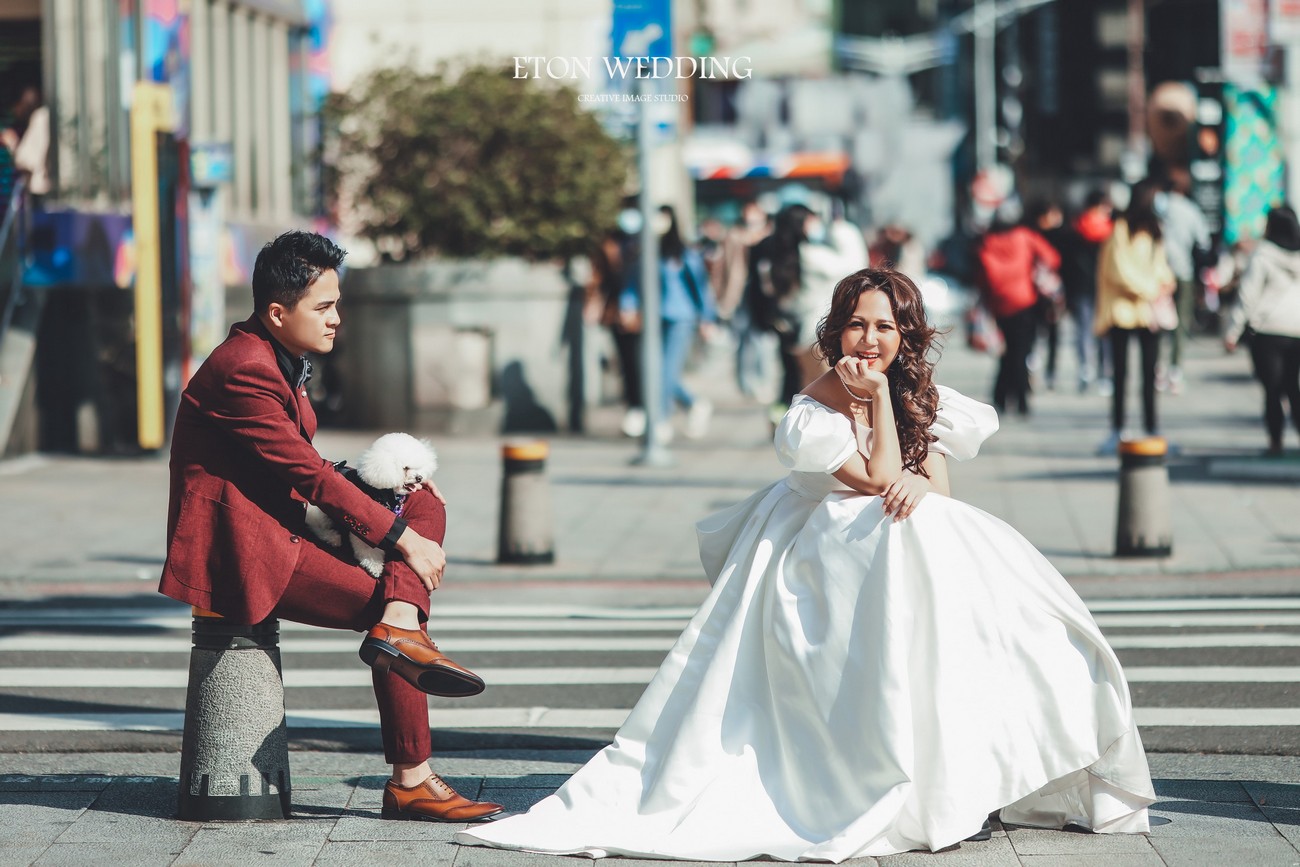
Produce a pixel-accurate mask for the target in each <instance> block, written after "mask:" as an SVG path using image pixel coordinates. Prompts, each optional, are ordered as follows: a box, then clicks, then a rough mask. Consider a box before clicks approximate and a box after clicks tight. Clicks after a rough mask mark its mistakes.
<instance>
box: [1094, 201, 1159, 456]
mask: <svg viewBox="0 0 1300 867" xmlns="http://www.w3.org/2000/svg"><path fill="white" fill-rule="evenodd" d="M1156 193H1157V189H1156V186H1155V185H1154V184H1152V183H1151V182H1150V181H1143V182H1142V183H1139V184H1137V185H1136V186H1135V187H1133V195H1132V197H1131V198H1130V200H1129V205H1128V208H1127V209H1125V211H1124V215H1123V216H1122V217H1120V218H1119V219H1118V220H1116V221H1115V229H1114V231H1113V232H1112V233H1111V236H1110V239H1109V240H1107V241H1106V243H1105V244H1104V245H1103V246H1102V249H1101V257H1100V259H1099V260H1098V264H1097V320H1096V322H1095V324H1094V330H1095V331H1096V333H1097V334H1101V335H1108V337H1109V340H1110V343H1111V366H1112V369H1113V371H1114V385H1115V392H1114V394H1113V395H1112V396H1111V418H1110V428H1111V431H1110V436H1108V437H1107V438H1106V440H1105V441H1104V442H1103V443H1102V445H1101V448H1100V449H1099V451H1100V453H1102V454H1114V453H1115V451H1116V450H1117V449H1118V447H1119V442H1120V439H1121V437H1122V436H1123V432H1124V397H1125V390H1126V385H1127V383H1126V380H1127V374H1128V347H1129V343H1130V341H1133V340H1136V341H1137V343H1138V345H1139V347H1140V348H1141V357H1142V423H1143V427H1144V428H1145V429H1146V432H1147V434H1148V435H1149V436H1156V435H1158V434H1159V424H1158V423H1157V419H1156V363H1157V360H1158V358H1159V349H1160V333H1161V332H1162V331H1169V330H1172V329H1173V328H1174V327H1175V326H1176V325H1177V324H1178V312H1177V310H1176V309H1175V307H1174V298H1173V296H1174V289H1175V281H1174V273H1173V271H1171V270H1170V268H1169V261H1168V259H1166V258H1165V248H1164V243H1163V241H1162V237H1163V234H1162V232H1161V229H1160V219H1159V217H1157V215H1156V210H1155V198H1156Z"/></svg>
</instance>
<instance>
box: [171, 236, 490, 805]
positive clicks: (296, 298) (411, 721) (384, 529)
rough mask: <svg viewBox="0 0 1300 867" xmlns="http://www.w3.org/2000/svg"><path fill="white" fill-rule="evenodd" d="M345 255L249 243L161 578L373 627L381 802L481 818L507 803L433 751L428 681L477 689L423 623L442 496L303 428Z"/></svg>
mask: <svg viewBox="0 0 1300 867" xmlns="http://www.w3.org/2000/svg"><path fill="white" fill-rule="evenodd" d="M344 255H345V254H344V252H343V251H342V250H340V249H339V248H338V247H336V246H335V245H334V244H333V243H332V242H330V240H329V239H327V238H324V237H322V236H320V235H316V234H311V233H308V232H287V233H285V234H283V235H281V236H280V237H278V238H276V239H275V240H274V241H272V242H271V243H269V244H267V245H266V246H265V247H263V248H262V251H261V252H260V253H259V254H258V257H257V262H256V264H255V265H254V268H253V308H254V311H253V315H252V316H250V317H249V318H248V319H247V320H245V321H243V322H241V323H239V324H238V325H235V326H234V327H233V328H231V330H230V334H229V336H228V337H226V339H225V341H224V342H223V343H222V344H221V345H220V346H218V347H217V348H216V350H215V351H214V352H213V353H212V355H211V356H209V357H208V360H207V361H205V362H204V363H203V365H202V366H201V367H200V368H199V370H198V372H197V373H195V374H194V377H193V379H191V380H190V383H189V385H188V386H187V387H186V388H185V392H184V393H183V394H182V395H181V404H180V409H179V410H178V411H177V413H176V427H175V432H174V434H173V437H172V452H171V499H170V504H169V506H168V510H167V563H166V565H165V566H164V567H163V577H162V583H161V585H160V586H159V590H160V591H161V592H162V593H163V594H165V595H167V596H170V597H171V598H173V599H178V600H180V601H182V602H187V603H189V604H190V605H196V606H198V607H200V608H204V609H208V610H211V611H214V612H216V613H217V614H220V615H221V616H223V617H229V618H231V619H232V620H236V621H239V622H244V623H257V622H260V621H262V620H265V619H266V618H268V617H277V618H283V619H286V620H294V621H298V622H300V623H310V624H313V625H316V626H326V627H332V628H335V629H355V630H358V631H364V632H366V633H367V634H366V638H365V640H364V641H363V642H362V644H361V651H360V653H361V658H362V659H363V660H364V661H365V662H366V663H368V664H369V665H371V667H372V675H373V680H374V687H375V697H376V699H377V701H378V704H379V720H380V728H381V731H382V734H383V742H384V756H385V758H386V759H387V761H389V762H391V763H392V765H393V774H392V778H391V779H390V780H389V781H388V784H387V785H386V786H385V789H384V816H385V817H386V818H394V819H424V820H432V821H446V822H465V821H474V820H477V819H481V818H484V817H487V816H491V815H493V814H495V813H499V812H501V809H502V808H501V806H500V805H499V804H492V803H487V802H475V801H471V800H469V799H467V798H464V797H462V796H460V795H459V794H457V793H456V792H455V791H454V790H453V789H452V788H451V787H450V786H448V785H447V784H446V783H445V782H444V781H443V780H442V779H441V778H440V777H439V776H438V775H437V774H434V773H433V771H432V770H431V769H430V767H429V763H428V759H429V756H430V754H431V753H432V744H431V739H430V735H429V706H428V701H427V699H426V697H425V694H426V693H429V694H433V695H445V696H465V695H474V694H476V693H478V692H481V691H482V690H483V681H482V680H481V679H479V677H478V676H477V675H475V674H474V673H473V672H471V671H469V670H468V669H466V668H464V667H463V666H460V665H458V664H456V663H455V662H453V661H452V660H451V659H449V658H447V657H446V656H444V655H443V654H442V653H440V652H439V651H438V648H437V647H436V646H435V645H434V644H433V642H432V641H430V640H429V637H428V635H427V634H426V633H425V631H424V627H423V625H422V624H423V623H424V622H425V621H427V620H428V617H429V594H430V592H431V591H433V590H436V589H437V587H438V584H439V583H440V582H441V580H442V573H443V569H444V568H445V567H446V563H447V558H446V555H445V554H444V553H443V550H442V546H441V542H442V539H443V535H444V533H445V531H446V526H447V522H446V509H445V507H444V504H443V501H442V499H441V496H440V495H438V494H437V490H436V488H420V489H419V490H417V491H416V492H415V493H413V494H411V495H410V496H408V497H407V498H406V500H405V502H404V503H403V504H402V505H401V506H400V507H399V508H398V510H397V512H396V513H394V512H392V511H389V509H388V508H387V507H385V506H383V505H380V504H379V503H376V502H375V501H374V500H372V499H370V498H369V497H368V496H366V495H365V494H363V493H362V492H361V491H360V490H358V489H357V488H356V487H355V486H354V485H352V483H351V482H349V481H347V480H346V479H345V478H344V477H343V476H342V475H341V474H340V473H338V472H337V471H336V470H335V469H334V467H333V465H332V464H331V463H330V462H328V461H326V460H325V459H323V458H322V457H321V456H320V454H319V453H318V452H317V451H316V449H315V447H314V446H313V445H312V443H311V438H312V436H313V435H314V434H315V433H316V414H315V412H313V410H312V407H311V403H310V402H309V401H308V400H307V390H306V388H305V386H306V383H307V380H308V378H309V377H310V376H311V363H310V361H308V359H307V353H309V352H316V353H323V352H329V351H330V350H331V349H333V348H334V336H335V333H336V332H337V330H338V327H339V322H340V318H339V312H338V302H339V275H338V269H339V266H340V265H342V264H343V257H344ZM308 502H310V503H313V504H315V505H317V506H319V507H320V508H321V509H322V510H324V511H325V512H326V514H328V515H330V516H331V517H333V518H334V519H335V520H336V521H339V522H342V523H343V524H344V525H346V526H347V527H348V528H349V529H350V530H351V531H352V532H353V533H355V534H356V535H358V536H360V537H361V538H363V539H365V540H366V541H367V542H369V543H370V544H371V545H375V546H378V547H379V548H381V549H383V550H384V551H386V552H387V553H388V554H389V557H388V562H387V563H386V564H385V566H384V571H383V574H382V575H381V576H380V577H379V579H378V580H376V579H374V578H372V577H371V576H370V575H369V574H368V573H366V571H365V570H364V569H362V568H361V567H360V566H359V565H357V564H355V563H352V562H348V561H345V560H344V559H342V555H341V554H339V553H338V552H336V551H333V550H329V549H326V548H324V547H322V546H320V545H318V544H316V543H315V542H314V541H313V540H312V538H311V536H310V535H309V534H308V533H307V532H306V523H305V519H304V513H305V509H306V504H307V503H308Z"/></svg>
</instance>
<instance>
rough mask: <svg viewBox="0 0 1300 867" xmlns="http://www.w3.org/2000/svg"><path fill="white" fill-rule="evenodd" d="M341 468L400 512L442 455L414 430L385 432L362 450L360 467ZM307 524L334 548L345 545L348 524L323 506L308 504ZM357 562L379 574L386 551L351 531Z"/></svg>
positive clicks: (379, 498) (358, 463)
mask: <svg viewBox="0 0 1300 867" xmlns="http://www.w3.org/2000/svg"><path fill="white" fill-rule="evenodd" d="M337 468H338V470H339V471H340V472H341V473H343V475H344V477H345V478H347V480H348V481H350V482H352V484H354V485H356V486H357V487H358V488H360V489H361V490H362V491H363V492H365V493H366V494H367V495H369V496H370V498H371V499H372V500H374V501H375V502H377V503H379V504H380V505H382V506H385V507H387V508H388V509H390V510H392V511H393V512H394V513H396V514H400V513H401V508H402V503H403V502H404V501H405V500H406V497H407V495H409V494H412V493H414V492H415V490H416V489H417V488H419V487H420V485H422V484H424V482H426V481H428V479H429V478H430V477H431V476H432V475H433V473H434V471H435V470H437V469H438V456H437V454H435V453H434V451H433V446H432V445H430V444H429V442H428V440H418V439H416V438H415V437H413V436H411V435H410V434H404V433H390V434H384V435H383V436H381V437H380V438H379V439H377V440H375V441H374V442H373V443H371V444H370V448H368V449H366V450H365V451H364V452H362V453H361V457H360V459H359V460H358V461H357V466H356V467H349V466H347V463H346V462H344V463H341V464H338V465H337ZM307 527H308V529H310V530H311V532H312V534H313V535H315V536H316V538H318V539H320V540H321V541H322V542H324V543H325V544H327V545H330V546H331V547H334V548H339V547H342V545H343V535H344V534H345V533H348V531H347V528H346V527H341V526H337V525H335V523H334V521H333V519H331V518H330V516H329V515H326V514H325V513H324V512H323V511H321V510H320V508H319V507H317V506H313V505H311V504H308V506H307ZM348 541H349V542H351V544H352V553H353V554H355V555H356V558H357V562H358V563H360V564H361V568H363V569H365V570H366V571H367V572H369V573H370V574H371V575H373V576H375V577H376V578H378V577H379V575H380V573H381V572H383V571H384V552H383V551H381V550H379V549H378V548H372V547H371V546H370V545H369V544H367V543H366V541H365V540H364V539H362V538H360V537H359V536H354V535H352V534H350V533H348Z"/></svg>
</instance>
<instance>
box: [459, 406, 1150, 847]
mask: <svg viewBox="0 0 1300 867" xmlns="http://www.w3.org/2000/svg"><path fill="white" fill-rule="evenodd" d="M996 429H997V415H996V413H995V412H994V411H993V409H992V408H991V407H988V406H986V405H984V404H981V403H978V402H976V401H973V400H971V399H969V398H967V397H964V396H962V395H961V394H959V393H957V392H955V391H953V390H951V389H947V388H940V412H939V419H938V421H937V423H936V425H935V427H934V428H933V430H934V433H935V434H936V435H937V436H938V437H939V441H938V443H936V444H934V445H933V446H932V448H933V449H934V450H937V451H940V452H943V453H944V454H945V455H948V456H950V457H952V458H955V459H966V458H970V457H973V456H974V455H975V453H976V452H977V451H978V449H979V447H980V444H981V443H982V442H983V441H984V439H985V438H987V437H988V436H989V435H991V434H992V433H993V432H994V431H995V430H996ZM867 434H868V431H865V430H860V431H858V430H855V426H854V424H853V422H851V421H850V420H849V419H848V418H846V417H845V416H843V415H841V414H840V413H838V412H836V411H834V410H832V409H829V408H828V407H826V406H823V405H822V404H820V403H818V402H817V401H815V400H813V399H811V398H809V397H807V396H803V395H801V396H800V397H798V398H797V399H796V401H795V403H794V405H793V406H792V407H791V408H790V410H789V412H788V413H787V414H786V416H785V418H784V419H783V421H782V422H781V425H780V427H779V429H778V431H777V434H776V440H775V444H776V451H777V454H778V456H779V458H780V460H781V463H782V464H784V465H785V466H786V467H788V468H789V469H790V470H791V472H790V474H789V475H788V476H787V477H786V478H785V479H783V480H782V481H779V482H776V483H775V484H773V485H771V486H769V487H767V488H764V489H763V490H761V491H759V492H758V493H756V494H754V495H753V496H751V497H750V498H749V499H747V500H745V501H744V502H742V503H740V504H738V505H736V506H734V507H732V508H730V509H727V510H726V511H724V512H721V513H719V514H716V515H713V516H711V517H709V518H707V519H705V520H704V521H702V522H701V523H700V524H699V525H698V530H699V539H700V556H701V559H702V560H703V562H704V567H705V570H706V572H707V573H708V577H709V578H710V580H711V581H712V583H713V590H712V592H711V593H710V594H709V596H708V598H707V599H706V600H705V602H704V604H703V605H702V606H701V607H700V609H699V611H698V613H696V615H695V616H694V618H693V619H692V620H691V622H690V625H689V626H687V628H686V631H685V632H683V633H682V636H681V638H680V639H678V641H677V643H676V645H675V646H674V647H673V649H672V651H671V652H670V653H669V655H668V658H667V659H665V660H664V663H663V665H662V666H661V667H660V669H659V671H658V673H657V674H656V675H655V677H654V679H653V680H652V681H651V682H650V685H649V687H648V688H647V689H646V691H645V694H644V695H643V696H642V697H641V699H640V701H639V702H638V703H637V705H636V707H635V708H633V710H632V712H631V715H630V716H629V717H628V719H627V722H626V723H624V725H623V727H622V728H621V729H620V730H619V732H618V734H617V736H616V737H615V739H614V742H613V744H612V745H611V746H609V747H607V748H605V749H604V750H603V751H602V752H600V753H599V754H597V755H596V756H595V757H593V758H592V760H591V761H590V762H588V763H587V764H586V765H585V766H584V767H583V768H582V769H581V770H579V771H578V773H576V774H575V775H574V776H573V777H572V778H571V779H570V780H569V781H568V782H566V783H565V784H564V786H562V787H561V788H560V789H559V790H558V791H557V792H556V793H555V794H554V795H551V796H550V797H547V798H546V799H544V800H543V801H541V802H540V803H538V804H537V805H536V806H534V807H533V808H532V809H531V810H530V811H529V812H528V813H526V814H522V815H518V816H512V817H508V818H505V819H503V820H499V821H496V822H492V823H489V824H485V825H475V826H471V827H470V828H468V829H467V830H465V831H463V832H461V833H460V834H458V835H457V839H458V841H459V842H461V843H467V844H485V845H490V846H497V847H502V848H509V849H522V850H527V851H533V852H548V853H562V854H579V853H580V854H586V855H589V856H594V857H603V856H606V855H628V856H640V857H651V858H678V859H691V860H715V861H736V860H741V859H746V858H753V857H757V856H763V855H766V856H769V857H773V858H778V859H782V860H789V861H796V860H808V861H812V860H824V861H833V862H838V861H842V860H844V859H847V858H853V857H857V856H868V855H886V854H892V853H897V852H903V851H907V850H911V849H931V850H937V849H942V848H944V847H947V846H950V845H952V844H953V843H957V842H959V841H961V840H963V839H965V838H966V837H968V836H971V835H973V834H975V833H976V832H977V831H979V829H980V826H981V825H982V823H983V821H984V819H985V818H986V816H987V815H988V814H989V813H990V812H992V811H994V810H998V809H1001V818H1002V821H1003V822H1007V823H1012V824H1023V825H1034V826H1041V827H1049V828H1052V827H1056V828H1059V827H1061V826H1063V825H1065V824H1067V823H1077V824H1081V825H1084V826H1086V827H1089V828H1091V829H1093V830H1094V831H1099V832H1145V831H1147V830H1148V825H1147V811H1146V808H1147V806H1148V805H1149V804H1151V803H1152V802H1153V801H1154V800H1155V793H1154V791H1153V789H1152V786H1151V776H1150V772H1149V770H1148V768H1147V762H1146V755H1145V753H1144V752H1143V749H1142V742H1141V739H1140V738H1139V736H1138V731H1137V727H1136V725H1135V723H1134V720H1133V707H1132V703H1131V700H1130V697H1129V690H1128V684H1127V683H1126V682H1125V680H1124V673H1123V671H1122V670H1121V668H1120V665H1119V662H1118V660H1117V659H1116V658H1115V654H1114V652H1113V651H1112V650H1111V648H1110V646H1109V645H1108V644H1107V643H1106V640H1105V639H1104V638H1103V637H1102V634H1101V632H1100V631H1099V630H1098V628H1097V624H1096V623H1095V622H1094V621H1093V618H1092V616H1091V615H1090V614H1089V612H1088V609H1087V608H1086V607H1085V606H1084V604H1083V602H1082V601H1081V600H1080V599H1079V597H1078V596H1077V595H1076V594H1075V592H1074V591H1073V590H1072V589H1071V588H1070V586H1069V585H1068V584H1067V583H1066V581H1065V579H1063V578H1062V577H1061V575H1060V574H1059V573H1058V572H1057V571H1056V570H1055V569H1054V568H1053V567H1052V566H1051V564H1050V563H1048V561H1047V560H1046V558H1044V557H1043V556H1042V555H1041V554H1040V553H1039V552H1038V551H1037V550H1036V549H1035V548H1034V547H1033V546H1032V545H1030V544H1029V542H1027V541H1026V540H1025V539H1024V538H1023V537H1022V536H1021V535H1020V534H1019V533H1017V532H1016V531H1015V530H1013V529H1012V528H1011V527H1009V526H1007V525H1006V524H1005V523H1003V522H1002V521H1000V520H998V519H997V518H995V517H993V516H991V515H988V514H986V513H984V512H982V511H980V510H979V509H976V508H974V507H973V506H969V505H967V504H965V503H962V502H960V501H958V500H954V499H950V498H948V497H945V496H942V495H939V494H936V493H930V494H928V495H926V496H925V497H924V498H923V499H922V500H921V503H920V504H919V506H918V507H917V509H916V511H915V512H914V513H913V514H912V515H911V517H909V518H907V519H906V520H904V521H895V520H893V519H892V518H889V517H886V516H885V515H884V513H883V511H882V508H881V499H880V498H879V497H868V496H863V495H861V494H858V493H856V492H853V491H851V490H849V489H847V488H846V487H845V486H844V485H843V484H842V483H840V482H839V481H838V480H836V479H835V478H834V477H833V476H832V475H831V473H832V472H834V471H835V470H837V469H838V468H839V467H840V466H842V465H843V464H844V462H845V461H846V460H848V458H849V456H850V455H851V454H852V453H853V452H854V451H855V450H865V448H866V446H867V444H868V443H869V441H870V440H869V437H868V436H867Z"/></svg>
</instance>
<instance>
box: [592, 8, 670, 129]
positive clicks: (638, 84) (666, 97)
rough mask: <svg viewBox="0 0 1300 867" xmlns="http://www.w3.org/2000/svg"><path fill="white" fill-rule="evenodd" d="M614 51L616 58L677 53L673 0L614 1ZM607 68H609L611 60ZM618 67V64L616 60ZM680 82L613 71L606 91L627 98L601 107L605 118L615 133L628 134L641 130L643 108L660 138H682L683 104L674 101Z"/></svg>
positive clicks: (611, 36) (611, 41)
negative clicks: (639, 118) (679, 129)
mask: <svg viewBox="0 0 1300 867" xmlns="http://www.w3.org/2000/svg"><path fill="white" fill-rule="evenodd" d="M609 53H610V57H612V58H614V59H616V60H617V59H618V58H628V57H667V58H672V56H673V24H672V0H614V4H613V12H612V17H611V22H610V32H609ZM604 66H605V68H606V69H607V70H608V69H610V68H611V67H610V65H609V64H608V63H606V64H604ZM614 66H615V67H617V66H619V64H617V63H615V64H614ZM676 89H677V83H676V81H675V80H674V79H671V78H637V77H636V76H635V75H617V76H615V75H612V74H611V76H610V77H608V78H606V80H605V93H606V94H609V95H611V96H618V97H620V98H621V100H622V101H616V102H609V103H603V104H600V105H599V106H598V111H599V113H600V117H601V122H602V123H603V124H604V126H605V129H606V130H608V131H609V132H610V133H611V134H613V135H615V136H620V137H621V136H627V135H630V134H631V133H632V131H633V130H634V129H635V128H636V123H637V116H638V114H639V113H640V112H643V111H644V112H647V113H649V115H650V119H651V124H652V126H653V128H654V135H655V136H656V137H657V139H658V140H659V141H671V140H673V139H675V138H676V136H677V117H678V114H679V112H680V111H681V106H680V104H677V103H675V102H674V101H673V98H674V96H675V95H676Z"/></svg>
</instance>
